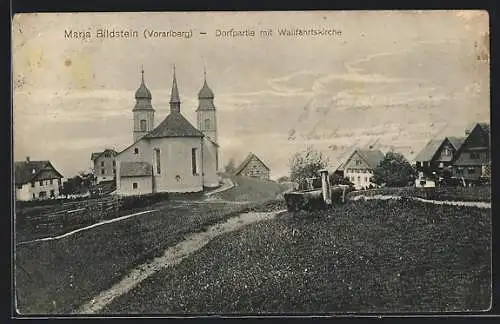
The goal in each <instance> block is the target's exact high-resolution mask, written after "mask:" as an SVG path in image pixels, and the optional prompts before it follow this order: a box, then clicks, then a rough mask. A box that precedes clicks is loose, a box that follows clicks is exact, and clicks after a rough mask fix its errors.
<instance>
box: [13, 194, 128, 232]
mask: <svg viewBox="0 0 500 324" xmlns="http://www.w3.org/2000/svg"><path fill="white" fill-rule="evenodd" d="M122 204H123V201H122V199H121V198H120V197H118V196H117V197H113V196H109V197H104V198H98V199H88V200H86V201H80V202H78V203H72V204H70V205H69V206H66V208H63V209H61V210H55V211H54V210H52V211H51V212H42V213H36V214H35V213H26V214H24V213H23V212H18V213H16V228H17V230H18V231H20V232H27V233H31V234H40V233H51V234H53V233H57V232H59V231H61V230H70V229H73V228H77V227H81V226H82V225H91V224H94V223H97V222H99V221H101V220H103V219H104V218H107V219H109V218H114V217H116V216H117V214H118V212H119V211H120V208H121V206H122Z"/></svg>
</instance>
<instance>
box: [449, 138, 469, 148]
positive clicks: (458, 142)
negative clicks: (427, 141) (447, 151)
mask: <svg viewBox="0 0 500 324" xmlns="http://www.w3.org/2000/svg"><path fill="white" fill-rule="evenodd" d="M447 139H448V141H450V143H451V145H453V147H454V148H455V150H457V151H458V149H459V148H460V147H461V146H462V144H463V143H464V142H465V137H454V136H451V137H450V136H448V137H447Z"/></svg>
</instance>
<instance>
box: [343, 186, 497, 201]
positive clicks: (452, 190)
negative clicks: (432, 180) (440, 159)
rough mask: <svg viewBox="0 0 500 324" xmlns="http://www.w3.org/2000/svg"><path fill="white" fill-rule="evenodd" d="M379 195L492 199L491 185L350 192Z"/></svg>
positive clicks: (474, 199)
mask: <svg viewBox="0 0 500 324" xmlns="http://www.w3.org/2000/svg"><path fill="white" fill-rule="evenodd" d="M361 195H363V196H378V195H395V196H401V197H418V198H423V199H430V200H450V201H452V200H454V201H482V202H490V201H491V187H490V186H477V187H468V188H465V187H434V188H416V187H400V188H380V189H370V190H356V191H353V192H351V193H349V196H350V197H354V196H361Z"/></svg>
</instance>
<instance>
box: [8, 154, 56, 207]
mask: <svg viewBox="0 0 500 324" xmlns="http://www.w3.org/2000/svg"><path fill="white" fill-rule="evenodd" d="M62 178H63V176H62V175H61V173H59V171H57V170H56V169H55V168H54V166H53V165H52V163H50V161H30V159H29V157H27V158H26V161H18V162H14V184H15V186H16V192H15V197H16V200H22V201H27V200H38V199H55V198H58V197H59V187H60V186H61V181H62Z"/></svg>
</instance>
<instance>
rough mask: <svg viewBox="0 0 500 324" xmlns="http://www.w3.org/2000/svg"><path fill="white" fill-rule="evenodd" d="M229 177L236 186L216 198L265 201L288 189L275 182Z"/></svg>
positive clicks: (216, 195)
mask: <svg viewBox="0 0 500 324" xmlns="http://www.w3.org/2000/svg"><path fill="white" fill-rule="evenodd" d="M226 176H228V175H226ZM228 177H229V178H231V180H232V181H233V182H234V184H235V186H234V187H233V188H231V189H229V190H227V191H224V192H221V193H218V194H215V195H214V197H215V198H219V199H223V200H228V201H265V200H270V199H274V198H276V197H277V196H278V195H279V194H280V193H282V192H283V191H285V190H286V189H287V187H286V186H284V185H281V184H279V183H277V182H274V181H265V180H260V179H253V178H247V177H241V176H228Z"/></svg>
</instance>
